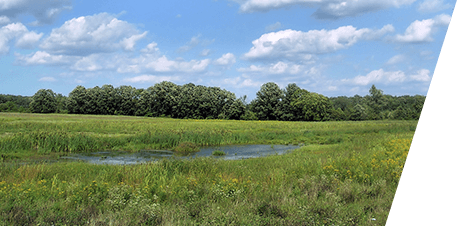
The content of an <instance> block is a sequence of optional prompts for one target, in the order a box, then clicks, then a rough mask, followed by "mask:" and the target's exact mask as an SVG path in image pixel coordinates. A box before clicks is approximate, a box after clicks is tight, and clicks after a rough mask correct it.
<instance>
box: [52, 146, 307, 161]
mask: <svg viewBox="0 0 457 226" xmlns="http://www.w3.org/2000/svg"><path fill="white" fill-rule="evenodd" d="M299 147H300V146H297V145H229V146H221V147H207V148H202V149H200V152H197V153H194V154H191V155H188V156H176V157H177V158H194V157H209V156H213V155H212V153H213V151H216V150H219V151H223V152H224V153H225V155H223V156H213V157H214V158H219V159H225V160H237V159H247V158H258V157H263V156H267V155H274V154H278V155H281V154H284V153H286V152H287V151H290V150H293V149H296V148H299ZM172 156H173V152H171V151H167V150H141V151H139V152H136V153H129V152H123V151H102V152H94V153H90V154H74V155H71V156H64V157H61V158H60V159H61V160H64V161H65V160H68V161H85V162H88V163H94V164H115V165H125V164H139V163H146V162H151V161H157V160H159V159H163V158H170V157H172Z"/></svg>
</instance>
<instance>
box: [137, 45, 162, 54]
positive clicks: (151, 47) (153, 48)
mask: <svg viewBox="0 0 457 226" xmlns="http://www.w3.org/2000/svg"><path fill="white" fill-rule="evenodd" d="M158 51H159V48H157V43H155V42H151V43H149V44H148V45H147V46H146V48H144V49H141V52H143V53H155V52H158Z"/></svg>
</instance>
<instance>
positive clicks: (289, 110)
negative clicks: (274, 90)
mask: <svg viewBox="0 0 457 226" xmlns="http://www.w3.org/2000/svg"><path fill="white" fill-rule="evenodd" d="M298 90H300V87H298V86H297V84H295V83H291V84H288V85H287V86H286V88H285V89H284V90H283V93H284V99H283V100H282V101H281V112H282V115H281V120H284V121H295V120H298V118H297V115H298V114H299V112H297V111H296V110H295V108H294V107H293V106H292V101H293V100H294V93H295V92H297V91H298Z"/></svg>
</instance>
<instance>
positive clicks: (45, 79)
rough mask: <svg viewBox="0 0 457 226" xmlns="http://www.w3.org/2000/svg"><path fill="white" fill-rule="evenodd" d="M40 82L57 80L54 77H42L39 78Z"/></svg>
mask: <svg viewBox="0 0 457 226" xmlns="http://www.w3.org/2000/svg"><path fill="white" fill-rule="evenodd" d="M38 81H40V82H55V81H57V80H56V79H55V78H54V77H42V78H40V79H38Z"/></svg>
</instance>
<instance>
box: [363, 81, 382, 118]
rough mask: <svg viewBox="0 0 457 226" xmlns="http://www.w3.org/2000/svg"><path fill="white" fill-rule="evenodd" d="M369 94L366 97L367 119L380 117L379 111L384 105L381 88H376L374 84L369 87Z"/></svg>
mask: <svg viewBox="0 0 457 226" xmlns="http://www.w3.org/2000/svg"><path fill="white" fill-rule="evenodd" d="M369 92H370V95H369V96H368V97H367V105H368V112H367V114H368V115H367V116H368V118H369V119H372V120H377V119H381V116H380V113H381V111H382V110H383V109H384V107H385V100H384V93H383V91H382V90H380V89H377V88H376V86H375V85H372V86H371V88H370V91H369Z"/></svg>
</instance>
